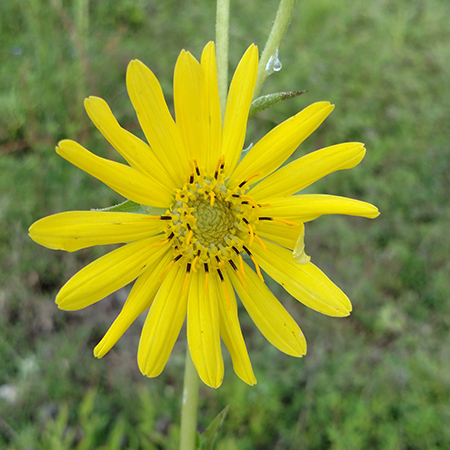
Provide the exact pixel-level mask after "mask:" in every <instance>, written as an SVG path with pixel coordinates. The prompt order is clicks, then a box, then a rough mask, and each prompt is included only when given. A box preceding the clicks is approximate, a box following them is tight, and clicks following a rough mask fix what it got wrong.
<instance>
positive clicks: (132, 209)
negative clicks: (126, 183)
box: [92, 200, 146, 214]
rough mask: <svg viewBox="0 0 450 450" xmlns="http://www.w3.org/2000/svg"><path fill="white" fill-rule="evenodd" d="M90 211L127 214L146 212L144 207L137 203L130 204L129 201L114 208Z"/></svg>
mask: <svg viewBox="0 0 450 450" xmlns="http://www.w3.org/2000/svg"><path fill="white" fill-rule="evenodd" d="M92 211H105V212H129V213H136V214H144V213H145V212H146V211H145V210H144V207H143V206H142V205H140V204H139V203H136V202H132V201H131V200H125V201H124V202H122V203H119V204H118V205H114V206H108V207H107V208H98V209H97V208H95V209H93V210H92Z"/></svg>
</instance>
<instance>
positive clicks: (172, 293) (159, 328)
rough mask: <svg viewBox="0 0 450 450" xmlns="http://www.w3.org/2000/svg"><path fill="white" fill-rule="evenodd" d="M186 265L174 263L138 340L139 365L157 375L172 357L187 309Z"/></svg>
mask: <svg viewBox="0 0 450 450" xmlns="http://www.w3.org/2000/svg"><path fill="white" fill-rule="evenodd" d="M185 274H186V273H185V268H184V267H181V266H180V265H179V264H175V265H174V266H172V267H171V269H170V270H169V271H168V273H167V274H166V276H165V278H164V280H163V282H162V284H161V287H160V288H159V290H158V292H157V294H156V297H155V299H154V300H153V304H152V306H151V308H150V311H149V313H148V315H147V318H146V319H145V323H144V327H143V329H142V334H141V338H140V340H139V349H138V365H139V369H140V370H141V372H142V373H143V374H144V375H147V376H148V377H157V376H158V375H159V374H160V373H161V372H162V371H163V369H164V366H165V365H166V363H167V360H168V359H169V356H170V353H171V352H172V348H173V346H174V345H175V341H176V340H177V338H178V335H179V334H180V330H181V327H182V326H183V322H184V319H185V317H186V310H187V292H188V289H186V290H185V292H184V293H183V282H184V278H185Z"/></svg>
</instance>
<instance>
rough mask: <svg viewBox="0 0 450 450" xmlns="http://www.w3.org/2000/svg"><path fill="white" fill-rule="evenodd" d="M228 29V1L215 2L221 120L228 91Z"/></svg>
mask: <svg viewBox="0 0 450 450" xmlns="http://www.w3.org/2000/svg"><path fill="white" fill-rule="evenodd" d="M229 28H230V0H217V11H216V59H217V82H218V85H219V97H220V109H221V111H222V118H223V117H224V114H225V105H226V101H227V91H228V35H229Z"/></svg>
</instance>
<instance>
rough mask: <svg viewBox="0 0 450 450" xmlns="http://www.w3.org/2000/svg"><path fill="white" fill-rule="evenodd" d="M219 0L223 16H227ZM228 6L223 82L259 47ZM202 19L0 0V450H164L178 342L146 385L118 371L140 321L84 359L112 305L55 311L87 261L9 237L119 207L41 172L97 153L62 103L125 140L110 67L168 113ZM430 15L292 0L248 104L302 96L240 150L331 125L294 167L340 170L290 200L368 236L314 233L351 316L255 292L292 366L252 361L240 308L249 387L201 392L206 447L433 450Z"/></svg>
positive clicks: (434, 91) (445, 304)
mask: <svg viewBox="0 0 450 450" xmlns="http://www.w3.org/2000/svg"><path fill="white" fill-rule="evenodd" d="M234 3H236V4H234ZM234 3H233V2H232V25H231V49H230V68H231V69H234V67H235V65H236V63H237V61H238V60H239V57H240V55H241V54H242V52H243V51H244V49H245V48H246V47H247V46H248V45H249V44H250V43H251V42H253V41H255V42H256V43H257V44H258V45H259V46H260V47H262V46H263V44H264V40H265V36H266V34H267V32H268V30H269V27H270V25H271V22H272V20H273V17H274V14H275V10H276V2H257V1H247V2H241V4H238V2H234ZM214 15H215V10H214V2H206V1H204V2H200V1H191V2H187V1H182V2H180V1H178V0H169V1H164V2H160V1H144V0H136V1H131V0H127V1H124V2H115V1H113V0H103V1H101V2H89V3H88V2H87V1H83V0H77V1H73V2H62V1H60V0H53V1H44V0H27V1H23V2H14V1H12V0H7V1H6V2H1V4H0V22H1V23H0V60H1V61H2V63H1V64H0V220H1V227H0V263H1V267H0V269H1V270H0V361H1V363H0V448H6V449H14V450H22V449H23V450H25V449H31V448H33V449H36V450H41V449H42V450H44V449H45V450H48V449H50V450H52V449H55V450H60V449H108V450H109V449H124V448H127V449H175V448H177V440H178V434H179V407H180V399H181V391H182V386H181V382H182V381H181V380H180V376H179V374H180V372H181V371H182V369H183V363H184V348H185V337H184V336H185V334H183V332H182V335H181V338H180V339H179V342H178V343H177V344H176V346H175V351H174V353H173V355H172V356H171V358H170V360H169V363H168V365H167V367H166V369H165V370H164V373H163V375H162V376H161V377H159V378H157V379H151V380H149V379H146V378H144V377H142V376H141V375H140V373H139V370H138V368H137V364H136V352H137V342H138V338H139V332H140V327H141V324H142V320H143V319H140V320H139V321H138V323H136V324H134V325H133V326H132V328H131V329H130V330H129V331H128V332H127V333H126V334H125V336H124V337H123V338H122V339H121V340H120V341H119V343H118V344H117V345H116V347H115V348H114V349H113V351H112V352H110V354H108V355H107V356H106V357H105V358H104V359H102V360H100V361H99V360H96V359H95V358H94V357H93V356H92V349H93V347H94V346H95V345H96V344H97V342H98V341H99V339H101V337H102V335H103V333H104V332H105V331H106V329H107V328H108V326H109V324H110V323H111V322H112V320H113V319H114V318H115V316H116V314H117V313H118V311H119V309H120V306H121V303H122V302H123V299H124V297H125V295H126V292H119V293H117V294H115V295H112V296H111V297H110V298H109V299H107V300H105V301H103V302H100V303H99V304H97V305H95V306H92V307H90V308H88V310H85V311H79V312H70V313H66V312H62V311H59V310H58V309H57V307H56V305H55V304H54V297H55V295H56V293H57V291H58V289H59V288H60V287H61V286H62V284H63V283H64V282H65V281H66V280H67V279H68V277H69V276H70V275H72V274H73V273H75V271H77V270H78V269H80V268H81V267H83V266H84V265H85V264H86V263H88V262H89V261H92V260H93V259H94V258H95V257H97V256H99V255H100V254H102V252H103V251H104V249H103V248H96V249H88V250H83V251H80V252H77V253H75V254H65V253H62V252H54V251H50V250H46V249H44V248H41V247H39V246H38V245H36V244H34V243H33V242H32V241H31V240H30V239H29V238H28V236H27V228H28V226H29V225H30V224H31V223H32V222H33V221H34V220H37V219H38V218H40V217H43V216H45V215H47V214H50V213H56V212H59V211H65V210H72V209H89V208H93V207H103V206H108V205H111V204H114V203H118V202H119V201H121V200H122V199H121V198H120V197H119V196H118V195H117V194H115V193H114V192H112V191H111V190H110V189H109V188H107V187H105V186H103V185H101V183H99V182H97V181H96V180H94V179H92V178H91V177H89V176H88V175H86V174H85V173H83V172H81V171H80V170H78V169H76V168H75V167H72V166H71V165H70V164H68V163H67V162H65V161H64V160H62V159H61V158H59V157H58V156H57V155H56V153H55V152H54V146H55V144H56V142H57V141H58V140H60V139H63V138H72V139H76V140H78V141H79V142H81V143H82V144H83V145H85V146H86V147H88V148H90V149H92V150H93V151H95V152H96V153H97V154H99V155H102V156H107V157H109V158H117V156H116V154H115V153H114V151H113V150H112V149H111V148H110V147H108V146H107V144H106V143H105V141H104V140H103V138H102V137H101V136H100V135H99V133H98V132H97V131H96V130H95V129H94V127H93V126H92V125H91V124H90V123H89V120H88V119H87V116H86V115H85V113H84V111H83V106H82V101H83V99H84V98H85V97H87V96H88V95H99V96H101V97H103V98H105V99H106V100H107V101H108V103H109V104H110V105H111V107H112V109H113V111H114V113H115V114H116V117H117V118H118V120H119V121H120V122H121V123H122V124H124V125H126V126H127V127H128V128H129V129H130V130H132V131H133V132H136V133H138V134H139V133H140V131H139V130H138V125H137V120H136V118H135V115H134V112H133V110H132V107H131V104H130V102H129V100H128V97H127V93H126V89H125V76H124V75H125V69H126V65H127V63H128V61H129V60H130V59H133V58H138V59H141V60H142V61H144V62H145V63H146V64H147V65H149V66H150V67H151V68H152V70H154V72H155V73H156V74H157V76H158V78H159V80H160V81H161V83H162V85H163V89H164V91H165V92H166V94H167V98H168V101H169V103H171V100H172V98H171V93H172V86H171V83H172V74H173V66H174V64H175V61H176V58H177V55H178V52H179V51H180V49H181V48H187V49H189V50H190V51H192V52H193V53H194V54H195V55H196V56H197V57H199V55H200V51H201V48H202V47H203V45H204V44H205V42H206V41H207V40H210V39H213V37H214ZM449 16H450V3H448V2H447V1H444V0H429V1H427V2H422V1H419V0H412V1H411V0H398V1H396V2H388V1H385V0H374V1H373V2H354V1H350V0H342V1H339V2H336V1H334V0H315V1H310V0H302V1H300V2H299V5H298V6H297V10H296V12H295V16H294V18H293V20H292V23H291V26H290V28H289V30H288V33H287V36H286V39H285V42H284V43H283V45H282V46H281V48H280V58H281V61H282V63H283V69H282V70H281V71H280V72H279V73H277V74H274V75H272V76H271V77H270V78H269V79H268V81H267V83H266V85H265V88H264V93H269V92H272V91H282V90H301V89H306V90H307V91H308V93H307V94H305V95H303V96H301V97H298V98H296V99H294V100H290V101H289V102H286V103H282V104H278V105H276V106H275V107H273V108H271V109H269V110H266V111H264V112H262V113H260V114H259V115H258V116H256V117H255V118H254V119H253V120H252V122H251V123H250V125H249V133H248V142H249V143H250V142H255V141H256V140H257V139H258V138H259V137H260V136H262V135H263V134H264V133H265V132H267V131H268V130H269V129H271V128H272V127H273V126H275V125H276V124H278V123H280V122H281V121H283V120H284V119H285V118H287V117H289V116H290V115H292V114H295V113H296V112H298V111H299V110H300V109H302V108H303V107H304V106H306V105H307V104H309V103H312V102H314V101H318V100H329V101H331V102H333V103H335V104H336V109H335V111H334V113H333V114H332V115H331V117H330V118H328V119H327V121H326V123H325V124H324V125H323V126H322V127H321V128H320V129H319V130H318V131H317V132H316V133H315V134H314V135H313V136H311V137H310V138H309V139H308V140H307V142H305V143H304V144H303V145H302V146H301V147H300V149H299V150H298V151H297V155H301V154H304V153H307V152H309V151H312V150H314V149H317V148H321V147H324V146H327V145H331V144H335V143H339V142H344V141H362V142H365V143H366V146H367V149H368V150H367V156H366V158H365V160H364V161H363V162H362V163H361V165H360V166H358V167H357V168H356V169H353V170H351V171H345V172H338V173H335V174H333V175H330V176H328V177H327V178H325V179H324V180H321V181H320V182H318V183H316V184H315V185H314V186H313V187H312V188H311V189H310V191H311V192H323V193H325V192H326V193H331V194H335V195H345V196H350V197H355V198H360V199H363V200H366V201H369V202H372V203H374V204H376V205H377V206H378V207H379V208H380V210H381V213H382V215H381V216H380V217H379V218H378V219H376V220H375V221H368V220H364V219H355V218H347V217H324V218H321V219H319V220H317V221H315V222H313V223H310V224H308V225H307V228H306V250H307V252H308V254H311V255H312V259H313V261H314V263H316V264H317V265H319V267H321V268H322V269H323V270H324V271H325V272H326V273H327V274H328V275H329V276H330V278H332V279H333V280H334V281H335V282H336V283H337V284H338V285H339V286H340V287H341V288H342V289H343V290H344V291H345V292H346V293H347V294H348V295H349V297H350V298H351V299H352V301H353V305H354V312H353V313H352V315H351V316H350V317H349V318H346V319H332V318H328V317H324V316H321V315H320V314H317V313H315V312H313V311H310V310H307V309H306V308H305V307H303V306H301V305H299V304H298V303H297V302H296V301H294V300H293V299H291V298H290V297H289V296H288V295H286V294H285V293H284V292H283V291H282V289H281V288H279V287H277V286H275V285H273V286H271V287H272V288H273V290H274V291H275V293H276V294H277V296H278V297H279V298H280V299H282V301H283V303H284V304H285V305H286V306H287V308H288V309H289V310H290V311H291V313H292V315H293V316H294V318H295V319H296V320H298V322H299V324H300V326H301V327H302V329H303V331H304V333H305V335H306V337H307V340H308V355H307V356H306V357H305V358H303V359H302V360H297V359H294V358H290V357H288V356H285V355H283V354H281V353H280V352H278V351H277V350H276V349H275V348H273V347H271V346H270V345H269V344H268V343H267V342H266V341H265V340H264V339H263V338H262V337H261V335H260V334H259V332H258V331H257V330H256V329H255V327H254V325H253V324H252V323H251V321H250V320H249V319H248V317H247V316H246V314H245V312H244V311H242V313H241V315H240V317H241V321H242V326H243V329H244V334H245V337H246V340H247V343H248V347H249V351H250V356H251V359H252V362H253V363H254V368H255V372H256V376H257V379H258V384H257V386H256V387H252V388H251V387H248V386H246V385H245V384H244V383H242V382H241V381H240V380H239V379H238V378H237V377H236V376H235V375H234V373H233V371H232V367H231V363H230V361H229V358H226V361H225V363H226V374H225V380H224V383H223V386H222V387H221V388H220V389H219V390H218V391H212V390H210V389H209V388H206V387H202V389H201V405H200V414H199V426H200V429H202V430H203V429H205V428H206V426H207V425H208V424H209V423H210V422H211V420H212V419H213V418H214V416H215V415H216V414H217V413H218V412H219V411H220V410H221V409H223V408H224V407H225V405H227V404H230V406H231V407H230V411H229V415H228V417H227V419H226V422H225V425H224V428H223V430H222V432H221V436H220V440H219V442H218V444H217V446H216V447H217V449H218V450H233V449H239V450H251V449H261V450H265V449H267V450H268V449H292V450H296V449H299V448H301V449H308V450H319V449H320V450H322V449H333V450H340V449H342V450H347V449H352V450H353V449H356V450H358V449H361V450H362V449H381V450H391V449H392V450H397V449H399V450H416V449H417V450H419V449H420V450H422V449H432V450H434V449H446V448H450V431H449V428H448V423H449V422H450V383H449V377H448V374H449V373H450V338H449V333H448V329H449V326H450V302H449V300H448V296H449V293H450V277H449V274H450V262H449V255H450V239H448V225H449V223H450V206H449V205H450V203H449V196H448V186H449V185H450V175H449V174H450V148H449V144H448V142H449V137H450V127H449V121H448V117H449V106H448V105H450V66H449V65H448V61H449V59H450V29H449V27H448V17H449Z"/></svg>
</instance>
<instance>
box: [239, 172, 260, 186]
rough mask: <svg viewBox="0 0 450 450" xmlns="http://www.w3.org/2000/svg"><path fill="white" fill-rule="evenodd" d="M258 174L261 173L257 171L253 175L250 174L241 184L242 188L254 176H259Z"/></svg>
mask: <svg viewBox="0 0 450 450" xmlns="http://www.w3.org/2000/svg"><path fill="white" fill-rule="evenodd" d="M258 175H259V172H256V173H254V174H253V175H250V176H249V177H248V178H247V179H246V180H245V181H243V182H242V183H241V184H240V185H239V187H240V188H241V187H243V186H245V185H246V184H247V183H248V182H249V181H250V180H251V179H252V178H255V177H257V176H258Z"/></svg>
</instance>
